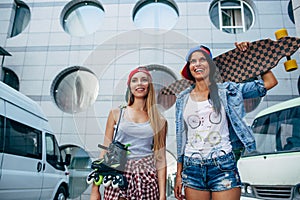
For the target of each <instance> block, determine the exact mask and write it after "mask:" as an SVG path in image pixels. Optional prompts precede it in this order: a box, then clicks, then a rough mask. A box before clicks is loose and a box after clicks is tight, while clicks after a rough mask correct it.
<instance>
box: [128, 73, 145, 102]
mask: <svg viewBox="0 0 300 200" xmlns="http://www.w3.org/2000/svg"><path fill="white" fill-rule="evenodd" d="M149 83H150V81H149V76H148V75H147V74H146V73H144V72H137V73H135V74H134V75H133V76H132V78H131V80H130V91H131V93H132V94H133V96H135V97H136V98H137V97H143V98H145V97H146V96H147V94H148V92H149Z"/></svg>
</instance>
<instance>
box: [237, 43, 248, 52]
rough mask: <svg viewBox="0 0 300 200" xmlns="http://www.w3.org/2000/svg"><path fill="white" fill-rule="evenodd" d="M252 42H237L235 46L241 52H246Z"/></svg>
mask: <svg viewBox="0 0 300 200" xmlns="http://www.w3.org/2000/svg"><path fill="white" fill-rule="evenodd" d="M249 44H250V42H248V41H246V42H235V43H234V45H235V46H236V47H237V48H238V49H239V50H240V51H246V50H247V49H248V47H249Z"/></svg>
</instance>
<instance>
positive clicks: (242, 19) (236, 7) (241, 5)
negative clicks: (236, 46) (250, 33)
mask: <svg viewBox="0 0 300 200" xmlns="http://www.w3.org/2000/svg"><path fill="white" fill-rule="evenodd" d="M209 15H210V19H211V21H212V23H213V24H214V25H215V27H216V28H217V29H219V30H222V31H223V32H226V33H231V34H236V33H243V32H246V31H247V30H249V29H250V28H251V27H252V26H253V24H254V12H253V10H252V8H251V7H250V5H249V4H248V3H247V2H245V1H236V0H228V1H222V0H219V1H213V3H212V4H211V6H210V9H209Z"/></svg>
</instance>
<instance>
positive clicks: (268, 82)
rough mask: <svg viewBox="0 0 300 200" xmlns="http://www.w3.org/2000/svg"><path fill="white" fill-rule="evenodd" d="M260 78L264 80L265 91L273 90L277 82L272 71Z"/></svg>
mask: <svg viewBox="0 0 300 200" xmlns="http://www.w3.org/2000/svg"><path fill="white" fill-rule="evenodd" d="M261 78H262V79H263V80H264V84H265V88H266V89H267V90H269V89H271V88H273V87H274V86H276V85H277V84H278V81H277V79H276V77H275V76H274V74H273V72H272V71H267V72H266V73H264V74H263V75H262V76H261Z"/></svg>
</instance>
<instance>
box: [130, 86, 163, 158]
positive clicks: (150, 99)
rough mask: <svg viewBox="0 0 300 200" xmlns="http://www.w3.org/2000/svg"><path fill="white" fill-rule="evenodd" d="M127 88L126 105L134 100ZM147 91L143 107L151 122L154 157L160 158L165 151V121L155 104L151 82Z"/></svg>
mask: <svg viewBox="0 0 300 200" xmlns="http://www.w3.org/2000/svg"><path fill="white" fill-rule="evenodd" d="M128 89H129V95H128V106H130V105H132V104H133V102H134V96H133V94H132V93H131V90H130V88H128ZM148 89H149V91H148V94H147V95H146V97H145V99H146V102H145V107H144V109H145V110H146V111H147V114H148V117H149V121H150V124H151V127H152V129H153V132H154V144H153V150H154V153H155V156H156V159H160V158H161V156H162V153H163V152H165V149H162V148H165V145H166V144H165V137H166V134H167V129H168V127H167V121H166V119H165V118H164V116H163V115H162V114H161V113H160V112H159V110H158V108H157V105H156V99H155V90H154V86H153V83H149V88H148Z"/></svg>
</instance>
